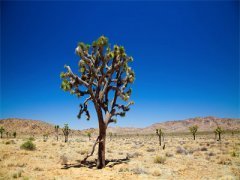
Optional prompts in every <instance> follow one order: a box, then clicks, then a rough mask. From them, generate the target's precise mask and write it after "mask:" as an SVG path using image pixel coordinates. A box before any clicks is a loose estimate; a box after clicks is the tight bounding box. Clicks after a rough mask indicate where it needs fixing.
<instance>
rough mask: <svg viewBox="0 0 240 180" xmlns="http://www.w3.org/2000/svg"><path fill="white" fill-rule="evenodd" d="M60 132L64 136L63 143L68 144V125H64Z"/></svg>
mask: <svg viewBox="0 0 240 180" xmlns="http://www.w3.org/2000/svg"><path fill="white" fill-rule="evenodd" d="M62 131H63V134H64V136H65V142H68V135H69V133H70V129H69V127H68V124H64V127H63V129H62Z"/></svg>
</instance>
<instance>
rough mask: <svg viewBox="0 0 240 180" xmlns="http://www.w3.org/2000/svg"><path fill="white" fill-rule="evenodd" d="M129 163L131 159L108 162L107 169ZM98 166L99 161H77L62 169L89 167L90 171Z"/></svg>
mask: <svg viewBox="0 0 240 180" xmlns="http://www.w3.org/2000/svg"><path fill="white" fill-rule="evenodd" d="M128 162H129V158H123V159H111V160H106V167H110V168H112V167H113V166H115V165H118V164H127V163H128ZM96 166H97V160H95V161H86V162H84V163H83V162H82V161H81V160H77V163H76V164H65V165H64V167H62V168H61V169H69V168H81V167H87V168H89V169H93V168H94V167H96Z"/></svg>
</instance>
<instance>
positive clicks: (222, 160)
mask: <svg viewBox="0 0 240 180" xmlns="http://www.w3.org/2000/svg"><path fill="white" fill-rule="evenodd" d="M217 163H218V164H223V165H231V164H232V161H231V159H229V158H227V157H220V159H219V161H218V162H217Z"/></svg>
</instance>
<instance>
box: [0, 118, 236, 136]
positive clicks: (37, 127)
mask: <svg viewBox="0 0 240 180" xmlns="http://www.w3.org/2000/svg"><path fill="white" fill-rule="evenodd" d="M193 125H197V126H198V127H199V131H213V129H215V128H216V127H217V126H218V125H219V126H221V127H222V128H223V129H224V130H240V119H231V118H216V117H212V116H209V117H199V118H189V119H185V120H177V121H167V122H161V123H156V124H152V125H151V126H148V127H145V128H132V127H109V128H108V133H109V132H112V133H116V134H151V133H154V132H155V129H157V128H162V129H163V130H164V131H165V132H188V131H189V130H188V128H189V127H190V126H193ZM1 126H2V127H4V128H5V129H6V131H9V132H14V131H16V132H17V133H18V134H28V135H29V134H31V135H42V134H46V133H49V134H53V133H54V125H53V124H49V123H46V122H43V121H39V120H26V119H18V118H9V119H1V120H0V127H1ZM87 131H91V132H95V133H97V131H98V130H97V129H93V128H90V129H85V130H81V131H80V130H74V131H72V133H73V134H86V132H87ZM59 132H60V133H61V130H60V131H59Z"/></svg>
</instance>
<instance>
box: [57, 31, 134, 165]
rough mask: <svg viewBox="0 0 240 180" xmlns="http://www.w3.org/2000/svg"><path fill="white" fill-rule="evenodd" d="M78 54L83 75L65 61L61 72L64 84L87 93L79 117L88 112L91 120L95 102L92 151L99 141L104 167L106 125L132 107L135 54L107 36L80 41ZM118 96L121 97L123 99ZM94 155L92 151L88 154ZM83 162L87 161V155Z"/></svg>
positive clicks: (77, 92)
mask: <svg viewBox="0 0 240 180" xmlns="http://www.w3.org/2000/svg"><path fill="white" fill-rule="evenodd" d="M76 54H77V55H78V56H79V57H80V61H79V63H78V69H79V71H80V75H77V74H74V73H73V72H72V70H71V68H70V66H67V65H65V68H66V69H67V72H62V73H61V74H60V77H61V78H62V79H63V81H62V85H61V87H62V89H63V90H64V91H69V92H70V93H71V94H75V95H76V96H77V97H78V98H80V97H83V96H85V95H86V96H87V97H86V99H85V101H84V102H83V103H82V104H80V111H79V114H78V118H79V119H80V118H81V115H82V114H83V113H85V114H86V119H87V120H89V119H90V113H89V110H88V102H89V101H90V102H92V103H93V105H94V108H95V110H96V113H97V117H98V125H99V135H98V137H97V139H96V142H95V144H94V145H93V151H92V152H94V149H95V147H96V144H98V159H97V168H98V169H101V168H103V167H105V149H106V148H105V142H106V131H107V127H108V125H109V124H110V123H113V122H116V118H115V117H117V116H121V117H124V116H125V114H126V112H127V111H129V109H130V107H129V106H130V105H132V104H133V102H132V101H129V98H130V96H131V93H132V89H131V88H130V87H129V86H130V84H132V83H133V82H134V79H135V73H134V71H133V70H132V69H131V67H129V62H132V61H133V58H132V57H130V56H128V55H127V54H126V51H125V49H124V47H123V46H118V45H114V47H113V49H112V48H111V46H110V44H109V43H108V38H106V37H105V36H101V37H99V38H98V39H97V40H96V41H94V42H93V43H92V45H88V44H85V43H83V42H81V43H79V44H78V46H77V48H76ZM119 98H121V99H122V101H120V103H119ZM124 102H128V103H124ZM91 155H93V153H91V154H90V155H88V156H87V158H88V157H90V156H91ZM83 162H86V158H85V159H84V160H83Z"/></svg>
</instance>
